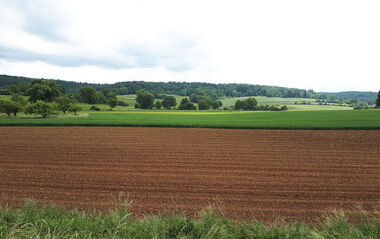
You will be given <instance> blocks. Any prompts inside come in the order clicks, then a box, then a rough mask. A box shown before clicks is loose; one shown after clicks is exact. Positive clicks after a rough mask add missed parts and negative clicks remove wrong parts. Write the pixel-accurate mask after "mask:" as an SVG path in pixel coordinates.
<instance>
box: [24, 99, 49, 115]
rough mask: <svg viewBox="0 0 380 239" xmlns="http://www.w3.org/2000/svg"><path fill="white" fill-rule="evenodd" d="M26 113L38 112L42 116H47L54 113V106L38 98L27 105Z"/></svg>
mask: <svg viewBox="0 0 380 239" xmlns="http://www.w3.org/2000/svg"><path fill="white" fill-rule="evenodd" d="M25 114H38V115H42V118H46V116H48V115H52V114H54V107H53V106H52V105H51V104H49V103H46V102H45V101H42V100H38V101H37V102H36V103H32V104H30V105H28V106H27V107H26V109H25Z"/></svg>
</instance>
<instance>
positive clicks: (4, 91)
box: [0, 88, 11, 95]
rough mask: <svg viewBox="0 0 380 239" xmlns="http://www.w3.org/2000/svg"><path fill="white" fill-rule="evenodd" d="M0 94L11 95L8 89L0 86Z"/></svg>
mask: <svg viewBox="0 0 380 239" xmlns="http://www.w3.org/2000/svg"><path fill="white" fill-rule="evenodd" d="M0 95H11V92H10V91H9V90H8V89H4V88H0Z"/></svg>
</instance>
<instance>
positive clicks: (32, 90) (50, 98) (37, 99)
mask: <svg viewBox="0 0 380 239" xmlns="http://www.w3.org/2000/svg"><path fill="white" fill-rule="evenodd" d="M24 94H25V95H27V96H29V98H28V100H26V98H25V97H24V95H23V94H20V93H13V94H12V96H11V98H10V99H9V100H0V112H1V113H5V114H7V115H8V117H9V116H10V115H11V114H13V116H15V117H16V115H17V113H19V112H24V113H25V114H30V115H33V114H36V115H41V116H42V117H43V118H46V117H47V116H49V115H52V114H55V111H56V110H60V111H62V112H63V113H64V114H66V112H72V113H74V114H75V115H76V114H77V112H78V111H80V110H81V109H80V107H79V106H78V105H77V101H76V100H75V99H74V98H72V97H70V96H68V95H65V94H64V93H63V92H62V88H61V87H60V86H58V85H57V84H56V83H55V81H48V80H46V81H45V80H40V79H35V80H33V81H32V82H31V83H29V84H28V86H27V87H26V88H25V93H24Z"/></svg>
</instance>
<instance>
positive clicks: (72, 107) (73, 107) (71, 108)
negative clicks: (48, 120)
mask: <svg viewBox="0 0 380 239" xmlns="http://www.w3.org/2000/svg"><path fill="white" fill-rule="evenodd" d="M67 110H68V111H69V112H72V113H74V114H75V115H77V112H78V111H80V110H81V108H80V107H79V106H78V105H76V104H71V105H70V106H69V108H68V109H67Z"/></svg>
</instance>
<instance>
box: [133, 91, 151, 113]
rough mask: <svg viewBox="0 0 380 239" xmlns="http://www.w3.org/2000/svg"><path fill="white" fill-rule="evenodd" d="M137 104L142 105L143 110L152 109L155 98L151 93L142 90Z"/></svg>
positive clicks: (138, 94) (139, 92)
mask: <svg viewBox="0 0 380 239" xmlns="http://www.w3.org/2000/svg"><path fill="white" fill-rule="evenodd" d="M136 102H137V103H138V104H139V105H140V108H141V109H152V108H153V102H154V97H153V95H152V94H150V93H149V92H147V91H144V90H140V91H138V92H137V95H136Z"/></svg>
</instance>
